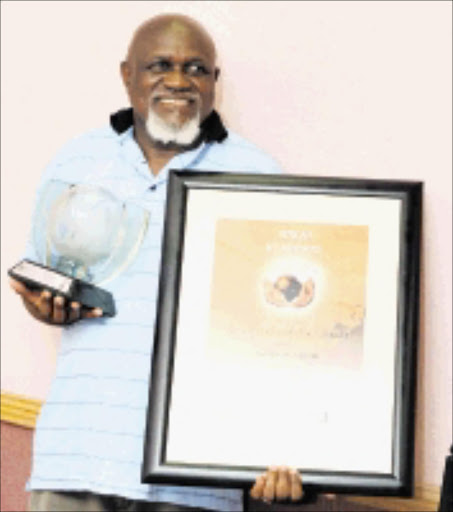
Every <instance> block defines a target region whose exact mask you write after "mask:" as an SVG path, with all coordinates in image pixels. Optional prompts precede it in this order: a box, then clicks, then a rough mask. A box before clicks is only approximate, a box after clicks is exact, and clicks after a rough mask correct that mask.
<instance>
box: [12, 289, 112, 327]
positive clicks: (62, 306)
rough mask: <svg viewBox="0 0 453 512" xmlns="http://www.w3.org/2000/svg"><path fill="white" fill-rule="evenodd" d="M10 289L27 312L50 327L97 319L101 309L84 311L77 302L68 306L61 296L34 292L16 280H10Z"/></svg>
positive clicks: (44, 291) (46, 292)
mask: <svg viewBox="0 0 453 512" xmlns="http://www.w3.org/2000/svg"><path fill="white" fill-rule="evenodd" d="M9 283H10V286H11V288H12V289H13V290H14V291H15V292H16V293H17V294H18V295H20V296H21V297H22V300H23V301H24V305H25V307H26V308H27V310H28V312H29V313H30V314H31V315H32V316H33V317H34V318H36V319H37V320H40V321H41V322H45V323H47V324H51V325H69V324H72V323H74V322H77V321H78V320H82V319H84V318H99V317H100V316H102V309H100V308H94V309H86V308H84V307H82V306H81V305H80V303H79V302H71V303H70V304H69V305H68V304H67V301H66V299H65V298H64V297H62V296H61V295H57V296H55V297H54V296H52V294H51V293H50V292H49V291H48V290H42V291H34V290H30V289H29V288H27V287H26V286H25V285H24V284H23V283H21V282H20V281H17V280H16V279H10V281H9Z"/></svg>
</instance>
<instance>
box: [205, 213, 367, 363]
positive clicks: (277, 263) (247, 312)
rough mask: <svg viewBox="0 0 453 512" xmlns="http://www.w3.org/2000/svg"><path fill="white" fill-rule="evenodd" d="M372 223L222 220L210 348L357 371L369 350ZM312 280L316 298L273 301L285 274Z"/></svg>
mask: <svg viewBox="0 0 453 512" xmlns="http://www.w3.org/2000/svg"><path fill="white" fill-rule="evenodd" d="M367 261H368V227H367V226H347V225H335V224H311V223H310V224H307V223H300V222H276V221H271V220H239V219H219V220H218V221H217V223H216V230H215V248H214V266H213V278H212V288H211V289H212V295H211V303H210V328H209V336H208V345H209V351H210V353H211V354H217V356H218V357H219V358H225V357H237V358H240V359H242V358H244V357H247V356H249V357H253V358H257V357H258V358H266V357H267V358H269V357H273V358H275V357H278V358H279V359H280V360H281V362H282V364H285V365H287V364H293V363H295V362H297V361H296V360H305V361H307V362H309V361H311V362H312V363H313V364H314V363H316V364H327V363H328V364H330V365H337V366H340V367H347V368H357V367H358V366H359V365H360V363H361V359H362V352H363V324H364V318H365V310H366V307H365V292H366V275H367ZM288 275H289V276H295V277H296V278H297V280H298V281H299V282H300V283H304V282H306V281H307V280H312V281H313V282H314V296H313V300H312V301H311V302H310V303H309V304H308V305H306V306H301V307H294V306H293V305H292V301H288V302H286V303H285V304H283V305H275V304H273V303H272V302H270V301H269V300H267V290H268V289H269V287H271V289H272V290H273V288H272V286H273V283H274V282H275V281H276V280H277V279H278V278H279V277H281V276H288Z"/></svg>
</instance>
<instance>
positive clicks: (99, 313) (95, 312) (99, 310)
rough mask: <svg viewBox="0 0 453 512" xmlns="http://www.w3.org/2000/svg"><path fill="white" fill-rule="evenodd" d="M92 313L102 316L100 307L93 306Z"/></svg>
mask: <svg viewBox="0 0 453 512" xmlns="http://www.w3.org/2000/svg"><path fill="white" fill-rule="evenodd" d="M93 314H94V315H96V316H102V309H101V308H95V309H94V311H93Z"/></svg>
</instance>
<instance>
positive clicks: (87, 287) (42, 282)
mask: <svg viewBox="0 0 453 512" xmlns="http://www.w3.org/2000/svg"><path fill="white" fill-rule="evenodd" d="M8 275H10V276H11V277H12V278H14V279H16V280H17V281H20V282H22V283H24V284H25V285H26V286H27V287H28V288H30V289H34V290H49V291H50V292H52V294H54V295H62V296H63V297H66V299H68V300H70V301H74V302H79V303H80V304H81V305H82V306H85V307H88V308H101V309H102V312H103V316H115V314H116V309H115V303H114V300H113V296H112V294H111V293H110V292H108V291H106V290H103V289H102V288H98V287H97V286H94V285H92V284H91V283H87V282H86V281H82V280H81V279H77V278H74V277H70V276H67V275H66V274H62V273H61V272H58V271H57V270H54V269H52V268H49V267H46V266H44V265H40V264H39V263H36V262H34V261H30V260H22V261H20V262H19V263H17V264H16V265H14V267H12V268H11V269H9V270H8Z"/></svg>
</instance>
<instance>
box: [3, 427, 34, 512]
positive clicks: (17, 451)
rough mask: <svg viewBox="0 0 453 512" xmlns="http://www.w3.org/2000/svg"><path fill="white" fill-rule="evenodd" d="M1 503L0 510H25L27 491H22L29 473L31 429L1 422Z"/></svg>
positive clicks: (15, 511) (5, 511)
mask: <svg viewBox="0 0 453 512" xmlns="http://www.w3.org/2000/svg"><path fill="white" fill-rule="evenodd" d="M1 429H2V436H1V464H2V474H1V489H2V492H1V503H0V510H2V512H8V511H11V512H19V511H21V510H27V502H28V499H29V493H26V492H25V491H24V488H25V483H26V481H27V479H28V476H29V474H30V461H31V458H30V456H31V445H32V435H33V431H32V430H30V429H29V428H24V427H20V426H17V425H13V424H11V423H6V422H4V421H2V422H1Z"/></svg>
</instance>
